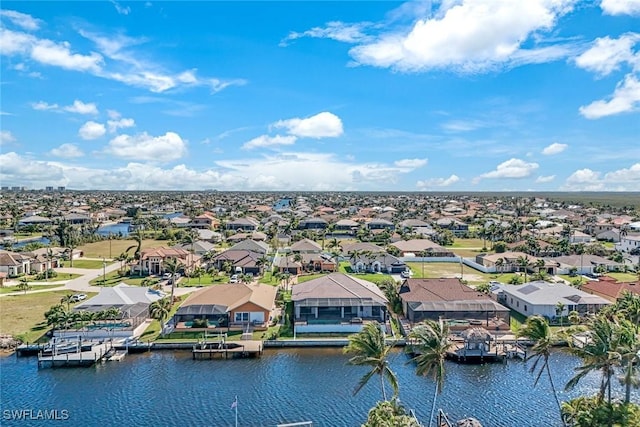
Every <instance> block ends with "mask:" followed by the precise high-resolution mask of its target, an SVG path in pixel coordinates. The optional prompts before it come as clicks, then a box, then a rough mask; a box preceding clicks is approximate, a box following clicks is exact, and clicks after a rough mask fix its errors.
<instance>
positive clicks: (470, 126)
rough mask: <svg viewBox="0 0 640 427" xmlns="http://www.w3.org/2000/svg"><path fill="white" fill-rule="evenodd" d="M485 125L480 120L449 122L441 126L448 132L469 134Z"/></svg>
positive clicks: (485, 124)
mask: <svg viewBox="0 0 640 427" xmlns="http://www.w3.org/2000/svg"><path fill="white" fill-rule="evenodd" d="M487 125H488V123H486V122H484V121H482V120H451V121H448V122H446V123H444V124H442V128H443V129H444V130H446V131H449V132H469V131H472V130H476V129H480V128H483V127H486V126H487Z"/></svg>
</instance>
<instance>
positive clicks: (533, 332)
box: [518, 316, 564, 424]
mask: <svg viewBox="0 0 640 427" xmlns="http://www.w3.org/2000/svg"><path fill="white" fill-rule="evenodd" d="M518 336H521V337H525V338H528V339H530V340H531V341H533V342H534V344H533V347H532V348H531V353H530V354H529V355H528V356H527V361H528V360H531V359H534V361H533V365H532V366H531V372H535V371H536V368H537V367H538V366H540V369H539V370H538V374H537V375H536V380H535V382H534V383H533V385H534V387H535V386H536V385H537V384H538V381H539V380H540V377H541V376H542V373H543V372H546V373H547V377H549V383H550V384H551V391H552V392H553V397H554V399H555V400H556V404H557V405H558V411H559V414H560V417H561V419H562V407H561V405H560V399H558V394H557V392H556V386H555V384H554V383H553V377H552V376H551V370H550V369H549V355H550V354H551V346H552V345H553V341H554V337H553V334H552V333H551V328H550V327H549V323H547V320H546V319H545V318H544V317H542V316H531V317H529V318H527V322H526V323H525V324H524V326H523V327H522V328H520V330H519V331H518ZM540 363H542V364H540ZM562 423H563V424H564V419H563V420H562Z"/></svg>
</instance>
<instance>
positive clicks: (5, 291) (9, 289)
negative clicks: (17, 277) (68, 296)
mask: <svg viewBox="0 0 640 427" xmlns="http://www.w3.org/2000/svg"><path fill="white" fill-rule="evenodd" d="M63 286H64V285H31V288H30V289H29V290H30V291H37V290H40V289H56V288H59V287H63ZM11 292H24V291H22V290H21V289H18V287H17V286H3V287H2V288H0V294H9V293H11Z"/></svg>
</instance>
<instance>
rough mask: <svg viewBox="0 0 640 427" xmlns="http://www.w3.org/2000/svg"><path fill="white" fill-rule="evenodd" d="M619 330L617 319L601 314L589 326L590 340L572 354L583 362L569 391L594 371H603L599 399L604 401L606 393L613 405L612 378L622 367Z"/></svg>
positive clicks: (568, 387)
mask: <svg viewBox="0 0 640 427" xmlns="http://www.w3.org/2000/svg"><path fill="white" fill-rule="evenodd" d="M618 328H619V325H618V323H617V322H616V319H613V321H611V319H609V318H607V317H605V316H604V315H602V314H600V315H598V316H596V317H595V318H594V319H593V320H592V321H591V322H590V324H589V332H590V333H589V340H588V341H587V343H586V344H585V345H584V346H582V347H573V348H572V352H573V353H574V354H575V355H577V356H578V357H580V358H581V359H582V360H583V363H582V366H579V367H577V368H576V371H577V372H578V373H577V374H576V375H574V376H573V378H571V379H570V380H569V382H568V383H567V385H566V387H565V388H566V389H567V390H571V389H572V388H574V387H575V386H576V384H578V382H579V381H580V380H581V379H582V378H584V377H585V376H586V375H587V374H589V373H590V372H593V371H601V373H602V378H601V380H600V390H599V392H598V399H599V400H600V401H602V400H604V397H605V393H606V394H607V396H608V401H609V403H611V377H612V376H613V374H614V372H615V367H616V366H618V365H620V360H621V358H620V354H619V353H618V350H619V344H620V342H619V333H618V332H619V331H617V329H618Z"/></svg>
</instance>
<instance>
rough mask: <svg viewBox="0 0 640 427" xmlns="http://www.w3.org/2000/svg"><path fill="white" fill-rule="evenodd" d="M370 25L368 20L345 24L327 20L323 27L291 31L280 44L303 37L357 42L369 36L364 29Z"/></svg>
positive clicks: (283, 44)
mask: <svg viewBox="0 0 640 427" xmlns="http://www.w3.org/2000/svg"><path fill="white" fill-rule="evenodd" d="M371 26H372V24H371V23H369V22H360V23H356V24H346V23H344V22H340V21H333V22H328V23H327V25H326V27H324V28H323V27H313V28H312V29H310V30H307V31H304V32H301V33H297V32H294V31H292V32H291V33H289V35H288V36H287V37H285V39H284V40H282V41H281V42H280V46H287V44H288V42H289V41H291V40H296V39H299V38H303V37H312V38H322V39H332V40H336V41H339V42H344V43H358V42H362V41H365V40H367V39H369V38H370V37H369V36H367V35H366V34H365V33H364V30H365V29H367V28H368V27H371Z"/></svg>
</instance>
